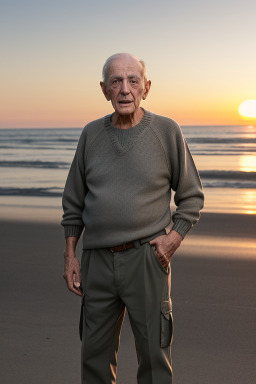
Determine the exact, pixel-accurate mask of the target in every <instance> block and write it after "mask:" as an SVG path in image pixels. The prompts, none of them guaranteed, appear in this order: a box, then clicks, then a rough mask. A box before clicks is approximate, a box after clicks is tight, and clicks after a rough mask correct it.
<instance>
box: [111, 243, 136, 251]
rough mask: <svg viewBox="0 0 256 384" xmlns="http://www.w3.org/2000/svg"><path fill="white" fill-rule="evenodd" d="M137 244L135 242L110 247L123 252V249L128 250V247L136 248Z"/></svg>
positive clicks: (112, 249)
mask: <svg viewBox="0 0 256 384" xmlns="http://www.w3.org/2000/svg"><path fill="white" fill-rule="evenodd" d="M134 247H135V244H134V243H133V242H131V243H126V244H122V245H117V246H116V247H111V248H109V249H110V251H111V252H113V253H114V252H121V251H126V250H127V249H131V248H134Z"/></svg>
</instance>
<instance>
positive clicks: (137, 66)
mask: <svg viewBox="0 0 256 384" xmlns="http://www.w3.org/2000/svg"><path fill="white" fill-rule="evenodd" d="M108 75H109V76H111V77H113V76H122V77H123V76H131V75H135V76H138V77H142V75H143V69H142V65H141V63H140V62H139V61H137V60H135V59H133V58H122V57H120V58H115V59H113V60H112V61H111V63H110V65H109V68H108Z"/></svg>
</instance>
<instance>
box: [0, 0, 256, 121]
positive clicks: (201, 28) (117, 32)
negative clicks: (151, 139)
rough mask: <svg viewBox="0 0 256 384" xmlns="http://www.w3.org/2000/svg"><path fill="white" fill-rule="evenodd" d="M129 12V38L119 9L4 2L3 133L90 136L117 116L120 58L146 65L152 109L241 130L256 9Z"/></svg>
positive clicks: (250, 86)
mask: <svg viewBox="0 0 256 384" xmlns="http://www.w3.org/2000/svg"><path fill="white" fill-rule="evenodd" d="M128 6H129V7H130V10H131V12H130V13H129V12H127V19H126V18H125V20H127V23H126V24H127V25H128V27H127V29H124V9H123V6H122V5H121V6H118V7H116V6H115V4H114V2H106V1H105V0H104V1H103V0H98V1H97V2H83V1H78V2H67V1H64V2H63V1H59V0H57V1H54V2H51V1H45V2H44V1H42V2H35V1H32V0H23V1H22V2H19V1H15V7H14V6H13V2H5V3H4V5H3V7H2V10H1V16H2V20H1V23H0V32H1V33H0V39H1V40H2V41H1V74H2V80H1V94H0V128H8V127H10V128H11V127H13V128H15V127H82V126H84V125H85V124H86V123H87V122H89V121H90V120H92V119H96V118H99V117H101V116H103V115H105V114H107V113H111V112H112V106H111V104H110V103H107V101H106V100H105V99H104V96H103V95H102V93H101V90H100V86H99V82H100V80H101V70H102V66H103V64H104V61H105V60H106V58H107V57H109V56H110V55H112V54H113V53H116V52H131V53H133V54H135V55H136V56H138V57H141V58H142V59H143V60H144V61H145V62H146V65H147V71H148V76H149V78H150V79H151V81H152V87H151V91H150V94H149V96H148V98H147V100H146V101H145V102H143V103H142V106H143V107H144V108H146V109H149V110H152V112H155V113H158V114H163V115H166V116H168V117H171V118H173V119H175V120H177V121H178V123H180V124H181V125H218V124H230V125H235V124H238V125H239V124H241V125H243V124H244V118H243V117H242V116H241V115H240V114H239V113H238V107H239V105H240V104H241V102H242V101H243V100H250V99H253V100H254V99H256V84H255V81H254V82H253V78H254V80H255V77H253V76H254V73H255V68H256V50H252V49H251V47H252V46H254V45H255V41H254V40H255V35H256V23H255V20H254V18H255V14H256V2H252V1H250V0H245V1H244V2H238V3H236V4H235V5H234V2H232V1H231V0H226V1H225V2H223V1H221V0H216V1H215V2H208V3H205V4H204V6H203V7H202V2H200V1H195V2H191V3H189V2H186V7H184V2H176V3H175V4H174V3H173V2H168V1H166V0H159V1H158V2H155V1H153V0H149V1H148V2H147V6H146V7H145V4H144V3H143V2H137V1H136V0H131V1H130V2H129V5H128ZM99 9H100V12H99ZM230 10H232V12H230ZM220 15H221V17H220ZM129 17H131V18H132V27H131V22H130V21H129ZM216 22H217V24H216ZM10 25H11V27H10ZM216 25H218V27H216ZM7 30H8V33H6V31H7ZM247 123H248V124H252V125H254V124H255V117H254V118H250V120H247Z"/></svg>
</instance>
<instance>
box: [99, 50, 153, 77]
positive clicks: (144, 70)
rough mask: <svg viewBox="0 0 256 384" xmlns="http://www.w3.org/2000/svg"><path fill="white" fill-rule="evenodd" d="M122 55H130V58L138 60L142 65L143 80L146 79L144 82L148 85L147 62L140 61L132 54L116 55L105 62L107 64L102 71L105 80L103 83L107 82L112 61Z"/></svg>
mask: <svg viewBox="0 0 256 384" xmlns="http://www.w3.org/2000/svg"><path fill="white" fill-rule="evenodd" d="M121 55H129V56H131V57H133V58H134V59H136V60H137V61H138V63H140V64H141V65H142V75H143V78H144V82H145V83H146V82H147V69H146V64H145V62H144V61H143V60H141V59H139V58H138V57H136V56H133V55H131V54H130V53H115V54H114V55H112V56H110V57H109V58H108V59H107V60H106V61H105V64H104V65H103V69H102V80H103V83H106V81H107V78H108V70H109V66H110V64H111V61H112V60H114V59H115V58H117V57H118V56H121Z"/></svg>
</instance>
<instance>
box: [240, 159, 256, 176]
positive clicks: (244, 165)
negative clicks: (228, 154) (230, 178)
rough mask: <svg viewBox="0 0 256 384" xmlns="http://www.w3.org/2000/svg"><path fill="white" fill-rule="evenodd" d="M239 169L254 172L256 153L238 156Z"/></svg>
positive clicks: (255, 168)
mask: <svg viewBox="0 0 256 384" xmlns="http://www.w3.org/2000/svg"><path fill="white" fill-rule="evenodd" d="M239 170H240V171H243V172H256V155H242V156H240V157H239Z"/></svg>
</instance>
